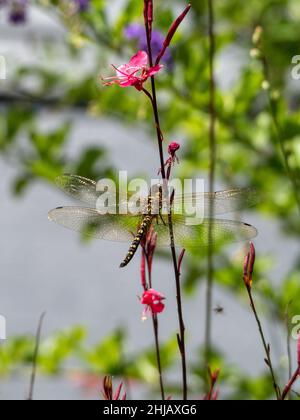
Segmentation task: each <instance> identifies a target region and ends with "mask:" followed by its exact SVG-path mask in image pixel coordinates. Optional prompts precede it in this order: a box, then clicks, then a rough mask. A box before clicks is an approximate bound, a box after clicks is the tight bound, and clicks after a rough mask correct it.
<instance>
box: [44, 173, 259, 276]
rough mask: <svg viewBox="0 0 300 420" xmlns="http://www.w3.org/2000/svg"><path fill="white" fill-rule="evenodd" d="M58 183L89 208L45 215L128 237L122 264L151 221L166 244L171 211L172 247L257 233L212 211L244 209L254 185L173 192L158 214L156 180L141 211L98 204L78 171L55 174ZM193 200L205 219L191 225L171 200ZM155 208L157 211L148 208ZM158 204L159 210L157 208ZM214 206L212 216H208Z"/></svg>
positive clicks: (96, 234)
mask: <svg viewBox="0 0 300 420" xmlns="http://www.w3.org/2000/svg"><path fill="white" fill-rule="evenodd" d="M56 184H57V186H58V187H59V188H60V189H61V190H62V191H64V192H65V193H66V194H67V195H69V196H71V197H72V198H74V199H76V200H79V201H80V202H81V203H83V204H85V205H87V206H88V207H82V206H80V207H58V208H56V209H54V210H51V211H50V212H49V219H50V220H51V221H54V222H56V223H58V224H59V225H62V226H64V227H66V228H68V229H71V230H75V231H77V232H80V233H81V235H82V236H86V237H93V238H97V239H102V240H108V241H116V242H129V243H131V246H130V248H129V251H128V253H127V254H126V257H125V259H124V260H123V262H122V263H121V265H120V267H122V268H123V267H126V266H127V265H128V264H129V263H130V262H131V260H132V259H133V257H134V256H135V254H136V252H137V250H138V248H139V246H140V245H141V241H142V240H143V238H144V237H145V236H146V235H147V232H148V231H149V229H150V227H151V226H153V227H154V230H155V232H156V233H157V246H158V247H166V246H169V245H170V229H169V227H170V226H169V223H170V214H171V220H172V226H173V240H174V244H175V246H177V247H181V248H185V249H189V248H200V247H207V246H209V245H213V246H217V245H218V244H220V245H227V244H231V243H234V242H242V241H250V240H251V239H253V238H255V237H256V236H257V234H258V232H257V230H256V228H255V227H254V226H251V225H249V224H248V223H243V222H240V221H235V220H227V219H218V218H215V216H217V215H222V214H226V213H231V212H236V211H239V210H242V209H244V208H248V207H250V206H253V205H254V204H255V203H257V194H256V192H255V191H254V190H252V189H249V188H246V189H235V190H228V191H219V192H215V193H190V194H183V195H180V194H176V192H175V194H173V195H172V198H171V200H172V202H169V212H167V214H165V213H162V212H161V209H162V207H163V203H162V200H163V198H162V192H161V191H162V190H161V186H159V185H157V188H156V190H155V189H154V191H156V192H155V194H154V193H153V190H151V194H152V195H150V194H149V195H148V197H147V196H146V197H144V196H141V197H140V201H141V202H142V203H143V205H141V207H140V209H141V210H140V211H139V212H136V213H131V212H128V213H127V214H123V213H122V214H121V212H119V211H118V209H119V206H120V204H122V205H124V202H123V203H119V204H118V205H117V211H116V212H110V211H107V209H106V211H105V212H103V209H101V208H100V209H99V201H98V200H99V197H100V196H101V193H100V192H99V191H97V189H98V188H97V182H96V181H93V180H90V179H87V178H84V177H81V176H77V175H63V176H60V177H58V178H57V181H56ZM196 199H201V200H202V202H203V210H204V219H203V221H202V222H201V223H200V224H196V225H190V224H187V223H186V220H187V218H186V217H187V215H186V214H185V213H184V210H183V214H172V210H173V208H174V207H175V206H176V204H178V203H181V202H183V201H184V202H185V203H192V202H195V200H196ZM153 207H155V208H156V212H154V211H153ZM157 209H158V211H157ZM212 209H213V216H214V217H208V216H211V215H212Z"/></svg>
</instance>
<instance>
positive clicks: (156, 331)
mask: <svg viewBox="0 0 300 420" xmlns="http://www.w3.org/2000/svg"><path fill="white" fill-rule="evenodd" d="M152 322H153V330H154V337H155V351H156V361H157V369H158V374H159V386H160V393H161V399H162V400H163V401H164V400H165V389H164V381H163V373H162V365H161V357H160V347H159V337H158V318H157V315H156V314H153V315H152Z"/></svg>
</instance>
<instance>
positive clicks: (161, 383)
mask: <svg viewBox="0 0 300 420" xmlns="http://www.w3.org/2000/svg"><path fill="white" fill-rule="evenodd" d="M142 252H144V256H145V257H146V262H147V267H148V285H149V288H150V289H151V288H152V270H151V267H150V264H149V257H148V255H147V253H146V251H144V250H143V251H142ZM152 324H153V332H154V339H155V352H156V362H157V370H158V375H159V386H160V392H161V398H162V400H163V401H164V400H165V389H164V381H163V372H162V365H161V357H160V346H159V335H158V330H159V325H158V317H157V314H154V313H152Z"/></svg>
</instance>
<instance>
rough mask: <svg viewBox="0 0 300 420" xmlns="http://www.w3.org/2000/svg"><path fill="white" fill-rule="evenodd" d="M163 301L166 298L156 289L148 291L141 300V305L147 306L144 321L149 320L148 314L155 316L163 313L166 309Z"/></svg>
mask: <svg viewBox="0 0 300 420" xmlns="http://www.w3.org/2000/svg"><path fill="white" fill-rule="evenodd" d="M163 300H165V297H164V296H163V295H162V294H161V293H159V292H157V291H156V290H154V289H149V290H147V291H146V292H145V293H144V294H143V296H142V298H141V304H142V305H145V309H144V312H143V317H142V319H143V320H146V319H147V312H151V313H152V314H153V315H155V314H160V313H161V312H163V310H164V309H165V305H164V304H163V302H162V301H163Z"/></svg>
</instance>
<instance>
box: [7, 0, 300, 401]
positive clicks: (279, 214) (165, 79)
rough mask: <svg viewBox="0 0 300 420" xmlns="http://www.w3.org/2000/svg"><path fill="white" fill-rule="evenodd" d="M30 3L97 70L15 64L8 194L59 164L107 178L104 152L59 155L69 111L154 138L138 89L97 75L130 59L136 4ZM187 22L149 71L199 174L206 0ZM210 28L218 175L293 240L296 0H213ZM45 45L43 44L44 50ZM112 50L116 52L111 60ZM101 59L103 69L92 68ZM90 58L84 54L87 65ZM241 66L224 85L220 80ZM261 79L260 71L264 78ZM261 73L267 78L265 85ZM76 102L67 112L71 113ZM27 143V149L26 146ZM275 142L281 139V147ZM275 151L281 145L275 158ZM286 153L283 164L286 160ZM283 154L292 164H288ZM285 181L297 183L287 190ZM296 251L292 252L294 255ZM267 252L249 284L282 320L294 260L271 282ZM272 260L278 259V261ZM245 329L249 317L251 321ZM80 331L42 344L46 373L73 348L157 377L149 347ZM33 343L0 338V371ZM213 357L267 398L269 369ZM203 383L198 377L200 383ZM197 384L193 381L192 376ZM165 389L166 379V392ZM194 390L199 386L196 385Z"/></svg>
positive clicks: (232, 377) (170, 6)
mask: <svg viewBox="0 0 300 420" xmlns="http://www.w3.org/2000/svg"><path fill="white" fill-rule="evenodd" d="M33 3H36V5H37V6H38V7H41V8H42V10H43V11H44V12H45V13H51V16H52V15H55V16H57V17H58V19H60V20H61V23H62V25H64V26H65V27H66V28H67V29H68V30H67V33H66V39H65V48H66V52H67V54H68V57H69V58H70V60H75V61H76V62H77V63H80V59H81V58H82V55H83V53H84V51H85V49H86V48H92V51H93V53H94V68H93V69H92V70H89V71H88V72H87V73H86V74H85V75H84V76H83V77H82V78H78V79H77V80H76V82H74V79H72V78H68V75H63V74H61V73H60V71H59V70H49V69H45V67H44V66H43V65H39V66H34V67H32V66H26V67H25V66H24V67H22V68H18V69H17V71H16V75H15V78H14V80H13V83H12V85H11V86H10V93H11V95H10V94H9V95H4V94H3V97H2V94H1V92H0V101H1V102H0V103H1V114H0V153H1V157H3V158H4V159H6V160H8V161H9V160H10V159H11V160H12V162H14V165H15V168H16V170H17V172H18V175H17V177H16V179H15V180H14V183H13V190H14V192H15V193H16V194H20V193H22V192H24V190H25V188H28V187H29V186H30V184H31V183H32V182H34V181H35V180H37V179H42V180H44V181H45V182H53V180H54V179H55V177H56V176H57V175H58V174H61V173H63V172H72V173H77V174H80V175H82V176H87V177H90V178H95V179H96V178H98V179H99V178H101V177H108V176H110V177H113V176H114V168H112V166H111V165H110V164H109V163H107V162H109V156H107V153H106V151H105V150H104V149H103V148H102V147H101V146H98V147H95V146H94V145H93V146H89V144H88V142H89V139H88V135H87V139H86V140H87V144H86V149H85V150H83V151H82V152H81V153H80V154H79V155H78V156H77V157H76V158H74V157H73V158H70V157H69V156H68V153H67V152H68V142H69V139H70V135H71V133H72V122H73V121H74V120H75V119H76V118H77V117H76V113H78V112H81V113H83V114H85V113H88V114H89V115H92V116H93V117H94V118H97V117H106V116H108V117H110V118H115V119H118V120H121V121H122V122H123V123H127V124H139V125H142V126H144V127H145V129H146V130H148V131H149V133H150V134H152V135H153V139H154V138H155V137H154V131H153V124H152V115H151V110H150V107H149V106H148V104H147V100H146V99H145V98H144V96H143V95H141V94H139V93H138V92H136V91H134V90H130V89H123V90H122V89H119V88H117V87H115V88H110V89H106V88H99V85H98V82H97V77H98V74H99V71H100V70H101V73H102V74H105V73H106V72H107V73H109V72H110V69H109V63H110V62H111V61H112V60H113V62H115V63H116V64H118V63H122V62H124V61H127V58H128V57H129V56H130V55H131V54H132V53H133V52H134V50H135V46H133V45H132V43H131V42H128V41H126V39H125V38H124V27H125V26H126V25H127V24H129V23H132V22H140V23H142V20H141V16H142V14H141V10H142V2H141V1H138V0H126V1H125V6H124V7H123V8H122V9H120V8H117V7H114V8H113V19H112V18H111V16H112V13H109V12H111V9H112V7H113V2H111V1H110V2H108V1H105V0H91V7H90V9H89V10H88V11H87V12H84V13H82V14H80V15H77V16H74V17H72V18H69V17H68V16H67V15H66V14H65V13H64V10H63V9H61V8H60V6H59V4H60V2H59V1H58V0H52V1H50V0H48V1H45V0H40V1H38V0H36V1H35V2H33ZM191 3H192V6H193V7H192V12H191V15H190V17H189V20H188V23H186V24H185V25H184V26H183V28H182V29H181V30H180V31H179V33H178V34H177V35H176V37H175V39H174V44H173V46H172V55H173V59H174V68H173V70H172V71H164V72H163V73H162V74H161V76H160V77H159V78H158V79H157V82H158V88H159V102H160V113H161V120H162V126H163V130H164V133H165V135H166V137H167V138H168V139H174V138H177V139H178V138H180V139H182V141H181V143H182V145H183V148H182V149H183V152H182V156H181V165H180V167H179V169H178V173H179V175H180V176H181V177H186V178H192V177H195V175H197V174H199V173H207V171H208V169H209V168H208V156H209V136H208V129H209V79H208V74H209V69H208V36H207V35H208V27H207V5H206V2H205V1H201V2H200V1H198V0H194V1H192V2H191ZM214 3H215V9H216V10H215V12H216V34H217V70H218V75H219V76H218V78H219V89H218V93H217V120H218V123H217V141H218V153H217V176H218V179H219V180H220V181H221V182H222V183H223V184H224V185H225V186H228V187H232V186H247V187H250V186H252V187H255V188H256V189H257V190H258V191H259V193H260V196H261V202H260V204H259V205H258V206H257V208H256V209H255V211H256V212H257V213H258V214H260V215H263V217H266V218H268V220H270V221H271V222H273V223H276V224H278V225H279V226H280V228H281V229H282V234H283V235H284V236H285V237H286V238H287V239H288V238H290V239H291V240H292V239H298V238H299V233H300V224H299V213H298V210H297V199H296V198H297V197H296V196H297V195H298V199H299V186H300V181H299V179H300V148H299V138H300V137H299V135H300V111H299V103H300V87H297V86H296V85H295V84H293V83H292V79H291V70H292V65H291V60H292V57H293V56H295V55H297V54H299V45H300V43H299V41H300V34H299V19H300V6H299V1H298V0H264V1H261V0H252V2H251V3H248V2H245V1H243V0H227V1H226V2H224V1H221V0H215V2H214ZM185 4H186V2H185V1H184V0H176V1H175V0H169V1H166V0H164V1H163V0H157V1H156V22H155V24H156V27H157V28H158V29H160V30H161V31H163V32H166V30H167V28H168V27H169V25H170V24H171V22H172V21H173V19H174V18H175V16H176V13H177V12H178V8H180V9H182V8H183V7H184V5H185ZM258 25H260V26H262V28H263V35H262V46H261V48H262V51H263V54H264V58H265V60H266V63H267V67H268V73H266V68H264V65H263V64H264V63H263V62H262V60H261V59H260V58H259V57H258V58H256V59H255V58H251V57H250V51H251V50H253V48H254V45H253V42H252V35H253V32H254V30H255V28H256V27H257V26H258ZM45 48H46V47H45ZM116 56H117V58H116ZM99 63H101V69H100V65H99ZM92 64H93V63H92ZM237 64H238V67H239V68H240V70H239V71H237V72H236V73H237V74H236V77H235V78H233V80H232V81H231V83H230V85H228V86H226V87H224V86H223V84H222V83H221V82H222V81H223V79H227V75H228V73H229V74H230V73H233V74H235V72H234V70H233V69H234V68H235V66H236V65H237ZM28 76H30V77H34V78H35V80H36V84H35V86H36V87H35V89H34V90H33V91H29V90H28V88H26V87H25V81H26V78H27V77H28ZM266 76H267V77H268V80H266ZM266 81H267V82H268V83H267V84H266ZM48 108H49V109H51V110H53V109H56V110H57V111H58V112H59V110H61V109H73V110H74V116H70V114H69V116H68V117H66V120H65V121H64V122H63V123H62V124H61V125H60V126H58V127H57V128H55V129H53V130H52V131H50V132H49V131H47V132H45V131H44V130H42V129H41V127H40V125H39V118H40V114H41V110H44V109H46V110H47V109H48ZM75 111H76V113H75ZM24 142H25V144H26V147H24ZM282 145H283V148H282ZM282 151H284V156H283V153H282ZM284 158H285V159H286V162H285V159H284ZM286 163H287V164H288V167H289V169H290V172H291V173H290V177H289V176H288V173H287V168H286ZM290 178H292V179H293V181H294V183H295V185H296V188H293V187H292V184H291V182H290V181H291V180H290ZM241 257H242V256H241V255H240V256H238V257H237V258H236V260H235V261H232V260H229V258H228V255H227V254H226V253H223V252H220V254H218V255H217V256H216V267H217V272H216V281H217V283H218V286H219V287H222V288H224V289H225V290H228V291H230V292H231V293H232V294H233V296H236V297H237V298H240V297H241V296H244V295H243V292H244V291H243V284H242V281H240V279H241V276H242V271H241V270H242V269H241V264H242V258H241ZM299 259H300V254H299ZM273 264H274V261H273V260H272V256H268V257H265V256H261V258H260V259H259V260H258V263H257V271H256V279H255V290H254V292H255V293H256V294H257V296H258V298H259V299H260V302H261V304H264V305H265V314H266V315H267V316H270V317H273V316H274V314H275V316H276V318H277V319H278V320H279V321H280V322H282V327H284V325H285V314H286V310H287V307H288V305H290V313H291V314H299V313H300V303H299V300H297V299H298V297H299V295H300V290H299V288H300V282H299V275H300V272H299V264H295V266H294V267H291V268H290V270H289V273H288V274H287V276H286V278H283V279H282V281H281V283H280V285H279V286H276V287H275V286H274V285H273V282H272V278H271V275H270V274H269V273H270V272H271V268H272V266H273ZM279 264H280V262H279ZM205 275H206V262H205V259H203V258H201V256H200V255H199V254H198V255H196V254H190V255H189V256H188V257H187V259H186V261H185V273H184V280H185V286H186V291H187V292H188V293H189V294H192V293H193V292H194V291H195V290H196V289H197V288H198V287H199V285H200V284H201V282H202V281H203V280H204V279H205ZM253 328H254V326H253ZM83 339H84V332H83V330H81V329H74V330H72V331H69V332H66V333H61V334H58V335H57V336H55V337H53V338H51V339H49V340H47V341H46V342H45V343H43V346H42V349H41V354H40V363H41V367H42V369H43V370H44V371H46V372H47V373H57V372H59V371H60V369H61V367H62V365H63V363H64V361H65V360H66V359H67V358H68V357H69V356H70V355H74V354H77V355H79V356H80V358H81V359H82V360H84V365H85V367H86V368H87V369H88V370H90V371H92V372H97V373H99V374H105V373H110V374H114V375H121V376H126V375H130V376H131V377H133V378H136V379H140V380H143V381H147V382H148V383H150V384H152V385H153V384H154V383H155V380H154V379H155V377H156V370H155V361H154V354H153V353H152V352H149V353H143V354H141V355H135V356H134V357H131V356H130V355H129V356H128V357H127V355H126V357H125V356H124V354H123V353H122V351H123V348H124V339H125V337H124V333H123V332H121V331H118V332H115V333H113V334H112V335H111V336H109V337H107V338H105V339H104V340H103V341H101V343H99V344H98V345H96V346H95V347H94V348H92V349H83V348H82V342H83ZM32 345H33V344H32V341H31V340H30V339H28V338H26V337H25V338H16V339H15V340H13V341H10V342H9V343H8V344H7V345H5V346H3V347H0V359H1V363H0V369H1V373H7V372H8V371H10V369H11V368H14V367H15V366H16V365H18V364H20V363H24V362H25V363H27V364H28V363H29V362H30V357H31V356H30V354H31V352H32ZM175 353H176V343H174V341H173V340H171V341H170V342H169V343H167V344H165V347H163V349H162V358H163V360H164V364H165V365H167V366H168V367H171V366H172V364H173V362H174V360H175ZM198 360H199V364H198V366H196V367H195V369H194V370H193V373H194V375H195V377H196V378H198V379H197V380H196V381H195V388H196V386H197V387H199V389H198V394H199V395H200V394H201V386H202V385H203V384H202V382H201V378H203V377H204V376H205V372H204V371H202V370H199V369H200V368H199V366H201V357H200V356H199V358H198ZM216 364H219V365H221V366H222V369H223V375H222V382H223V383H224V386H225V387H226V389H228V388H230V390H231V391H230V392H228V397H232V398H235V399H243V398H245V399H266V398H270V397H271V393H272V388H271V385H270V382H269V380H268V378H267V377H266V376H265V374H263V376H261V377H260V378H249V377H247V376H245V375H243V374H242V373H241V372H239V371H238V370H237V369H235V368H233V367H231V366H230V367H229V366H227V367H226V361H225V360H223V358H222V357H221V356H216ZM198 381H200V382H198ZM196 384H197V385H196ZM174 389H175V390H176V387H175V388H172V384H170V390H174ZM193 391H196V390H193Z"/></svg>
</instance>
